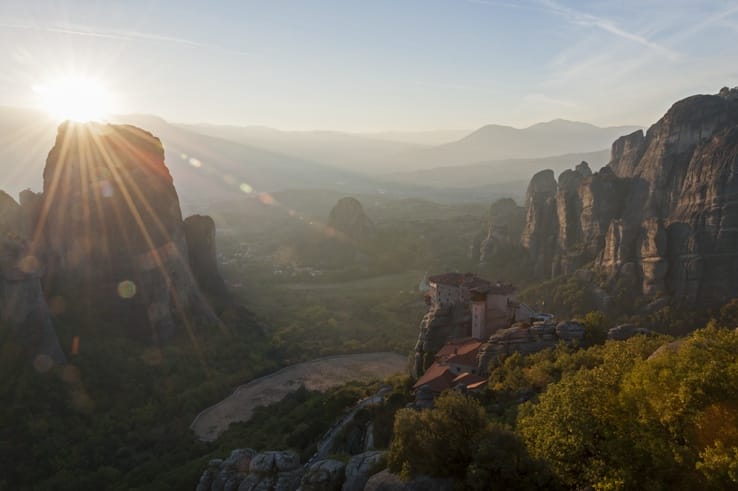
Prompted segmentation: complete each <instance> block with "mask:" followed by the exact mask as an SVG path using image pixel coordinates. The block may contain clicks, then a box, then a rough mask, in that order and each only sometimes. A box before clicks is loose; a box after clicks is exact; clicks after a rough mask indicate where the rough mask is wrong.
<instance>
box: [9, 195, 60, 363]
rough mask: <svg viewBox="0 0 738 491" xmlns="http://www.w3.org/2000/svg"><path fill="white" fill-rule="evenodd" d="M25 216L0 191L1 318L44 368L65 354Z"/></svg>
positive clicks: (58, 361)
mask: <svg viewBox="0 0 738 491" xmlns="http://www.w3.org/2000/svg"><path fill="white" fill-rule="evenodd" d="M25 216H26V214H25V213H24V209H23V208H22V207H21V206H20V205H19V204H18V203H16V202H15V200H14V199H13V198H11V197H10V196H8V195H7V194H5V193H4V192H2V191H0V321H1V322H2V328H3V329H8V330H10V331H11V332H12V333H13V336H12V338H13V340H14V342H16V343H18V344H19V345H20V346H21V347H22V349H23V350H24V351H25V352H26V354H27V355H28V356H29V357H30V359H31V360H32V361H33V364H34V366H35V367H36V369H38V370H39V371H45V370H48V369H49V368H51V367H52V366H53V365H55V364H61V363H64V362H65V361H66V357H65V356H64V352H63V351H62V349H61V346H60V345H59V340H58V339H57V336H56V332H55V331H54V326H53V323H52V319H51V314H50V312H49V307H48V305H47V303H46V299H45V298H44V294H43V291H42V288H41V278H42V277H43V274H44V267H43V264H42V263H41V261H40V260H39V259H38V258H37V257H36V256H35V255H33V253H32V252H31V250H30V248H29V242H28V235H27V231H28V230H29V228H30V226H29V225H28V224H27V222H26V220H25ZM5 339H7V338H5Z"/></svg>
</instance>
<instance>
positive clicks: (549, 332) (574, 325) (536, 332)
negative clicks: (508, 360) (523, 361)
mask: <svg viewBox="0 0 738 491" xmlns="http://www.w3.org/2000/svg"><path fill="white" fill-rule="evenodd" d="M583 338H584V326H583V325H581V324H580V323H579V322H576V321H566V322H559V323H558V324H556V323H543V322H537V323H535V324H534V325H533V326H528V325H527V324H522V325H515V326H513V327H511V328H509V329H501V330H499V331H497V332H496V333H494V334H493V335H492V336H490V338H489V340H488V341H487V342H486V343H485V344H484V345H482V349H481V351H480V353H479V365H478V367H477V369H478V372H479V373H487V369H488V367H489V364H490V363H491V362H492V361H494V360H497V359H501V358H502V357H505V356H507V355H511V354H513V353H516V352H517V353H521V354H523V355H528V354H531V353H536V352H538V351H542V350H544V349H546V348H553V347H555V346H556V345H557V344H558V343H559V342H561V341H563V342H566V343H577V342H580V341H581V340H582V339H583Z"/></svg>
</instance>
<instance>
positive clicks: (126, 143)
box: [34, 122, 217, 340]
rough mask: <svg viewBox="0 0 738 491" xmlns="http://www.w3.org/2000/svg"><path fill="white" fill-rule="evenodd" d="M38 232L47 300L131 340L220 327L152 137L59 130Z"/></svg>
mask: <svg viewBox="0 0 738 491" xmlns="http://www.w3.org/2000/svg"><path fill="white" fill-rule="evenodd" d="M37 228H38V230H40V231H41V237H42V239H41V241H40V242H39V243H37V244H34V246H35V247H37V249H38V250H39V251H41V253H42V254H43V255H44V256H45V258H46V264H47V265H48V268H49V286H50V289H51V291H52V292H58V293H59V294H65V293H66V294H69V293H70V292H72V293H74V294H76V297H77V298H75V301H81V300H82V299H85V300H86V301H87V306H86V311H88V312H94V313H95V315H97V316H100V317H101V318H102V319H104V320H107V321H109V322H112V323H113V324H114V325H116V326H125V327H126V328H128V329H129V333H130V334H137V335H142V336H152V337H153V338H154V339H157V340H161V339H165V338H167V337H170V336H171V335H172V334H173V333H174V331H175V326H176V325H177V324H178V323H180V322H187V323H189V322H191V321H192V320H196V321H204V322H216V321H217V319H216V318H215V315H214V314H213V312H212V310H211V309H210V307H209V305H208V304H207V303H206V302H205V300H204V298H203V296H202V294H201V292H200V289H199V287H198V285H197V283H196V281H195V279H194V277H193V274H192V272H191V270H190V267H189V260H188V258H189V256H188V247H187V242H186V240H185V232H184V224H183V221H182V215H181V211H180V207H179V199H178V197H177V193H176V191H175V189H174V184H173V182H172V177H171V175H170V174H169V171H168V169H167V167H166V165H165V164H164V149H163V147H162V145H161V142H160V141H159V140H158V139H157V138H155V137H154V136H152V135H151V134H150V133H148V132H146V131H143V130H141V129H138V128H135V127H132V126H116V125H101V124H94V123H88V124H75V123H68V122H67V123H64V124H62V125H61V126H60V127H59V132H58V134H57V139H56V144H55V145H54V147H53V148H52V150H51V152H50V153H49V157H48V160H47V162H46V168H45V170H44V192H43V200H42V204H41V212H40V214H39V222H38V224H37Z"/></svg>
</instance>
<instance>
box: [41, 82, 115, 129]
mask: <svg viewBox="0 0 738 491" xmlns="http://www.w3.org/2000/svg"><path fill="white" fill-rule="evenodd" d="M33 91H34V92H35V93H36V95H37V97H38V99H39V105H40V106H41V108H42V109H43V110H45V111H46V112H48V113H49V114H50V115H51V116H52V117H54V118H56V119H59V120H72V121H79V122H85V121H95V120H101V119H103V118H105V117H106V116H107V115H109V114H110V112H111V110H112V96H111V94H110V92H109V91H108V90H107V89H106V88H105V86H104V85H103V84H102V83H101V82H100V81H99V80H96V79H94V78H88V77H83V76H78V75H70V76H65V77H59V78H56V79H53V80H49V81H48V82H46V83H43V84H38V85H34V86H33Z"/></svg>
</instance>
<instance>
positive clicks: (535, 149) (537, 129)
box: [395, 119, 639, 170]
mask: <svg viewBox="0 0 738 491" xmlns="http://www.w3.org/2000/svg"><path fill="white" fill-rule="evenodd" d="M637 129H639V128H638V127H637V126H614V127H606V128H600V127H598V126H594V125H591V124H588V123H580V122H575V121H567V120H563V119H556V120H553V121H549V122H547V123H538V124H535V125H533V126H529V127H527V128H522V129H518V128H513V127H510V126H501V125H487V126H483V127H482V128H479V129H478V130H476V131H474V132H473V133H471V134H469V135H467V136H466V137H464V138H462V139H461V140H458V141H455V142H452V143H447V144H444V145H440V146H436V147H432V148H423V149H416V150H410V151H406V152H404V153H402V154H400V155H398V156H397V157H396V158H395V163H396V165H397V168H401V169H402V168H405V169H408V170H411V169H415V170H418V169H425V168H430V167H445V166H462V165H468V164H472V163H476V162H488V161H492V160H503V159H523V158H525V159H534V158H542V157H548V156H552V155H564V154H568V153H578V152H595V151H599V150H602V149H603V148H608V147H609V146H610V143H612V141H613V140H615V139H616V138H618V137H620V136H622V135H625V134H628V133H632V132H633V131H635V130H637Z"/></svg>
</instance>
